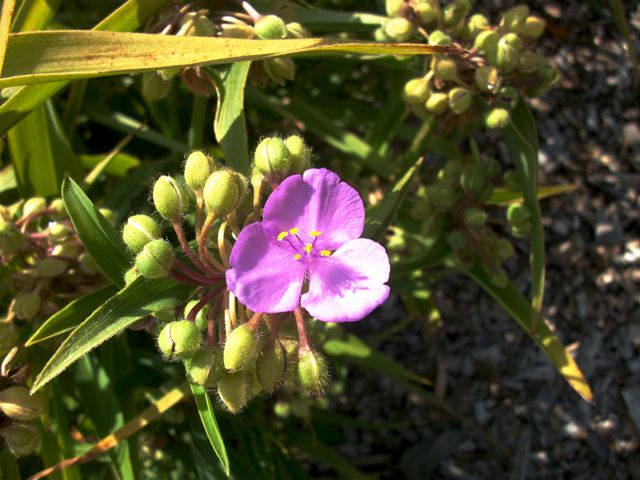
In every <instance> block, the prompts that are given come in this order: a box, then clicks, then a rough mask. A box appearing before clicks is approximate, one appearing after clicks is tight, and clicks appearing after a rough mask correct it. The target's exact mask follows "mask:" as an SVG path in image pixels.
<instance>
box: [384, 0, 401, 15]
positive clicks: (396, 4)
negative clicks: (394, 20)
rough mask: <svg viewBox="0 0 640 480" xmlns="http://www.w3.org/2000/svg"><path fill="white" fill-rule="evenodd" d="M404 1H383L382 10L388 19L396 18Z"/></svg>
mask: <svg viewBox="0 0 640 480" xmlns="http://www.w3.org/2000/svg"><path fill="white" fill-rule="evenodd" d="M404 5H405V2H404V0H385V2H384V9H385V11H386V12H387V16H389V17H397V16H399V15H400V14H401V13H402V10H403V8H404Z"/></svg>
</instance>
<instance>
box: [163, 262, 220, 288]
mask: <svg viewBox="0 0 640 480" xmlns="http://www.w3.org/2000/svg"><path fill="white" fill-rule="evenodd" d="M173 265H174V267H175V268H176V269H177V270H179V271H180V273H182V274H183V275H185V276H187V277H189V278H191V279H193V280H195V281H196V282H198V283H200V284H203V285H212V284H214V283H215V282H217V281H219V280H220V279H221V278H222V277H220V276H219V275H216V276H215V277H214V276H210V277H207V276H205V275H202V274H200V273H198V272H194V271H193V270H191V269H190V268H189V267H187V266H186V265H185V264H184V263H182V262H181V261H180V260H175V261H174V262H173Z"/></svg>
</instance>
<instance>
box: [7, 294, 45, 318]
mask: <svg viewBox="0 0 640 480" xmlns="http://www.w3.org/2000/svg"><path fill="white" fill-rule="evenodd" d="M13 311H14V312H15V314H16V317H18V318H19V319H20V320H26V321H28V320H31V319H32V318H33V317H35V316H36V315H37V314H38V312H39V311H40V296H39V295H38V294H37V293H35V292H25V293H19V294H18V295H16V299H15V303H14V305H13Z"/></svg>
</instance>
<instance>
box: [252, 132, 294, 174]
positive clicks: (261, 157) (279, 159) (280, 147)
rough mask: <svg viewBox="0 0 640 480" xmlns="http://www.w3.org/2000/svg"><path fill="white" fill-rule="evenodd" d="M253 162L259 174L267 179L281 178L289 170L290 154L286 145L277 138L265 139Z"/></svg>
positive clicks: (260, 144) (259, 146)
mask: <svg viewBox="0 0 640 480" xmlns="http://www.w3.org/2000/svg"><path fill="white" fill-rule="evenodd" d="M253 160H254V162H255V166H256V168H257V169H258V171H259V172H260V173H262V174H263V175H264V176H266V177H267V178H274V177H275V178H283V176H284V175H286V174H287V172H289V169H290V168H291V153H290V152H289V149H288V148H287V145H286V144H285V142H284V141H282V140H281V139H280V138H278V137H267V138H265V139H264V140H262V141H261V142H260V143H259V144H258V147H257V148H256V152H255V154H254V157H253Z"/></svg>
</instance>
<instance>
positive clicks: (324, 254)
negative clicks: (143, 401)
mask: <svg viewBox="0 0 640 480" xmlns="http://www.w3.org/2000/svg"><path fill="white" fill-rule="evenodd" d="M320 255H322V256H323V257H328V256H330V255H331V250H320Z"/></svg>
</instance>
